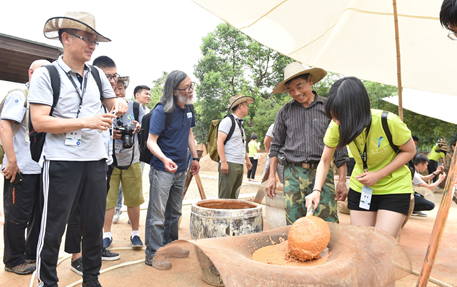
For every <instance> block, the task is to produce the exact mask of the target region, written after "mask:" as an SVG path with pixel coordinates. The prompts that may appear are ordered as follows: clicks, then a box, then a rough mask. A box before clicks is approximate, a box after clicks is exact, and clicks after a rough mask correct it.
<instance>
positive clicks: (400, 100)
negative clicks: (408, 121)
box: [392, 0, 403, 121]
mask: <svg viewBox="0 0 457 287" xmlns="http://www.w3.org/2000/svg"><path fill="white" fill-rule="evenodd" d="M392 4H393V6H394V23H395V48H396V50H397V82H398V116H399V117H400V119H401V120H402V121H403V98H402V84H401V61H400V35H399V32H398V16H397V1H396V0H392Z"/></svg>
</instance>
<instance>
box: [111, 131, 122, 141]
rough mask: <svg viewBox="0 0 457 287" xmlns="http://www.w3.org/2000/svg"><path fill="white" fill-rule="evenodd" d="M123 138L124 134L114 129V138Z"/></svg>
mask: <svg viewBox="0 0 457 287" xmlns="http://www.w3.org/2000/svg"><path fill="white" fill-rule="evenodd" d="M121 138H122V134H121V132H120V131H118V130H116V129H113V139H114V140H120V139H121Z"/></svg>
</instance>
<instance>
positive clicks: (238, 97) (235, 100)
mask: <svg viewBox="0 0 457 287" xmlns="http://www.w3.org/2000/svg"><path fill="white" fill-rule="evenodd" d="M229 102H230V107H229V108H228V111H230V110H231V109H232V108H233V107H234V106H236V105H239V104H241V103H244V102H247V103H248V105H250V104H252V103H253V102H254V98H252V97H248V96H243V95H241V94H239V95H236V96H233V97H231V98H230V100H229Z"/></svg>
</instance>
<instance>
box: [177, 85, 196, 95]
mask: <svg viewBox="0 0 457 287" xmlns="http://www.w3.org/2000/svg"><path fill="white" fill-rule="evenodd" d="M194 88H195V83H194V82H191V83H190V86H188V87H187V88H185V89H178V88H176V89H175V90H178V91H186V92H187V93H189V92H190V90H193V89H194Z"/></svg>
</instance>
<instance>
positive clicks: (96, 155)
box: [29, 56, 116, 161]
mask: <svg viewBox="0 0 457 287" xmlns="http://www.w3.org/2000/svg"><path fill="white" fill-rule="evenodd" d="M52 64H53V65H54V66H55V67H56V68H57V71H58V73H59V76H60V97H59V101H58V102H57V105H56V107H55V108H54V111H53V112H52V116H54V117H56V118H64V119H71V118H73V119H74V118H76V117H78V118H88V117H93V116H96V115H99V114H100V113H102V109H101V108H100V107H101V103H100V92H99V89H98V86H97V83H96V82H95V79H94V78H93V77H92V75H91V72H90V68H89V67H88V66H85V70H84V75H83V84H82V85H80V83H79V81H78V78H77V77H76V72H75V71H73V70H71V69H70V68H69V67H68V66H67V64H65V62H64V61H63V60H62V56H60V57H59V59H58V60H57V61H54V62H53V63H52ZM95 68H96V69H98V71H99V74H100V80H101V84H102V93H103V98H104V99H109V98H115V97H116V95H115V94H114V91H113V88H112V87H111V85H110V83H109V81H108V79H107V78H106V77H104V76H103V75H104V73H103V71H102V70H101V69H99V68H97V67H95ZM67 74H69V75H71V77H72V79H73V81H74V82H75V84H76V85H77V87H79V88H80V89H81V86H82V87H84V82H85V81H87V87H86V91H85V93H84V95H83V97H82V98H81V96H80V95H79V94H78V93H77V91H76V89H75V87H74V86H73V84H72V83H71V81H70V80H69V78H68V76H67ZM81 90H82V89H81ZM29 102H30V103H32V104H42V105H47V106H52V103H53V91H52V87H51V77H50V76H49V73H48V70H47V69H46V68H44V67H41V68H38V69H37V70H36V71H35V72H34V74H33V77H32V81H31V84H30V92H29ZM80 104H81V111H80V112H79V115H78V116H77V114H78V109H79V107H80ZM79 133H80V138H81V142H80V144H79V145H67V144H65V141H66V135H67V134H66V133H60V134H51V133H47V134H46V141H45V143H44V146H43V152H42V157H43V158H44V159H46V160H61V161H95V160H101V159H107V158H108V155H107V151H106V148H105V145H104V139H103V135H102V133H101V132H99V130H98V129H88V128H85V129H82V130H81V131H80V132H79Z"/></svg>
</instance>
